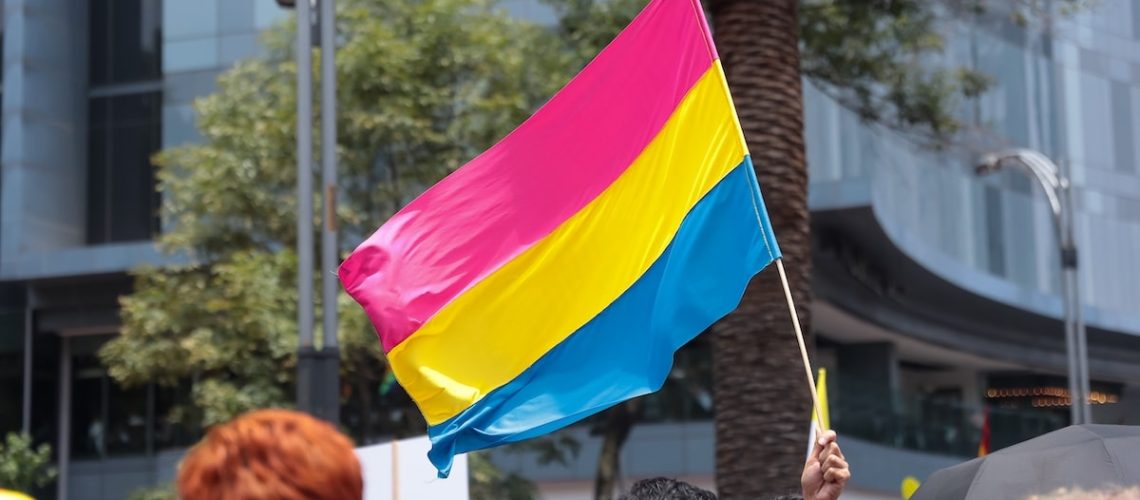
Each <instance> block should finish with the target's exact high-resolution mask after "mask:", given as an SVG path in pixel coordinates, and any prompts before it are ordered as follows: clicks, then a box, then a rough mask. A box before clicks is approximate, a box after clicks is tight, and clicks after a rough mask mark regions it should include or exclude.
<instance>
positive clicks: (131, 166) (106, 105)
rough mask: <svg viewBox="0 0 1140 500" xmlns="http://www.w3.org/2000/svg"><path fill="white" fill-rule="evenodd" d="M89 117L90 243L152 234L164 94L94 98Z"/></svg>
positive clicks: (155, 224) (155, 222)
mask: <svg viewBox="0 0 1140 500" xmlns="http://www.w3.org/2000/svg"><path fill="white" fill-rule="evenodd" d="M88 121H89V128H88V134H89V136H88V141H89V142H88V157H87V176H88V178H87V190H88V191H87V241H88V243H111V242H122V241H139V240H146V239H150V238H151V237H152V236H154V235H155V234H157V233H158V229H159V218H158V208H159V203H160V201H161V199H160V197H159V195H158V192H157V191H156V189H155V186H156V184H155V176H154V173H155V172H154V166H153V165H152V164H151V161H150V158H151V156H152V155H153V154H154V153H155V152H157V151H158V150H159V148H161V147H162V135H161V127H162V94H161V93H160V92H157V91H156V92H143V93H130V94H124V95H117V96H110V97H94V98H92V99H91V101H90V110H89V115H88Z"/></svg>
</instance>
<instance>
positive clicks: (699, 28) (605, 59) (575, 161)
mask: <svg viewBox="0 0 1140 500" xmlns="http://www.w3.org/2000/svg"><path fill="white" fill-rule="evenodd" d="M708 40H709V39H708V33H707V28H706V27H705V23H704V18H703V13H702V12H701V11H700V5H699V2H698V1H697V0H654V1H653V2H652V3H651V4H650V5H649V6H648V7H646V8H645V10H644V11H642V13H641V14H640V15H639V16H638V17H637V18H636V19H635V20H634V21H633V23H631V24H630V25H629V26H628V27H627V28H626V29H625V30H624V31H623V32H622V33H621V35H619V36H618V37H617V38H616V39H615V40H614V41H613V42H612V43H610V45H609V46H608V47H606V48H605V50H603V51H602V52H601V54H599V55H598V57H597V58H595V59H594V60H593V61H592V62H591V63H590V64H589V65H587V66H586V68H585V69H584V70H583V71H582V72H581V73H579V74H578V76H576V77H575V78H574V79H573V80H571V81H570V83H568V84H567V85H566V87H565V88H563V89H562V90H561V91H560V92H559V93H558V94H556V95H555V96H554V98H552V99H551V100H550V101H549V102H547V103H546V105H545V106H543V107H542V108H541V109H540V110H539V111H538V112H537V113H535V114H534V116H532V117H530V118H529V119H528V120H527V121H526V122H524V123H523V124H522V125H521V126H519V128H517V129H515V130H514V131H513V132H511V133H510V134H509V135H507V137H506V138H504V139H503V140H502V141H500V142H499V143H498V144H496V145H495V146H494V147H492V148H491V149H489V150H487V151H486V152H484V153H483V154H481V155H479V156H478V157H477V158H475V159H474V160H472V161H471V162H470V163H468V164H467V165H465V166H463V167H462V168H460V169H459V170H457V171H456V172H455V173H453V174H451V175H450V176H448V177H447V178H446V179H444V180H443V181H441V182H440V183H439V184H436V185H435V186H433V187H432V188H431V189H429V190H428V191H427V192H425V193H424V194H423V195H421V196H420V197H419V198H417V199H416V200H415V201H413V202H412V203H410V204H409V205H408V206H407V207H405V208H404V209H403V210H401V211H400V212H399V213H398V214H396V215H395V216H393V217H392V218H391V219H390V220H389V221H388V222H387V223H386V224H384V226H382V227H381V228H380V229H379V230H377V231H376V233H375V234H373V235H372V236H371V237H370V238H368V240H366V241H365V242H364V243H362V244H361V245H360V246H359V247H358V248H357V249H356V251H354V252H353V253H352V255H350V256H349V257H348V259H347V260H345V262H344V264H342V265H341V268H340V279H341V281H342V282H343V283H344V286H345V289H346V290H348V293H349V294H351V295H352V296H353V297H354V298H355V299H356V300H357V301H358V302H360V304H361V305H362V306H364V309H365V311H367V313H368V315H369V316H370V317H371V319H372V323H373V324H374V325H376V327H377V330H378V331H379V333H380V340H381V343H382V344H383V346H384V350H385V351H388V350H391V349H392V348H393V347H395V346H396V345H397V344H399V343H400V342H402V341H403V340H404V339H405V338H407V337H408V336H409V335H411V334H412V333H414V332H415V331H416V330H417V329H418V328H419V327H420V325H422V324H423V323H424V322H425V321H427V320H428V319H429V318H431V316H432V315H434V314H435V313H436V312H437V311H439V310H440V308H442V307H443V306H444V305H446V304H447V303H448V302H450V301H451V300H452V299H454V298H455V297H456V296H458V295H460V294H462V293H463V292H464V291H465V290H467V289H468V288H469V287H471V286H472V285H474V284H475V283H478V282H479V281H480V280H481V279H482V278H484V277H485V276H487V275H488V274H490V273H491V272H493V271H494V270H496V269H498V268H499V267H500V266H502V265H503V264H504V263H506V262H508V261H510V260H511V259H513V258H514V257H515V256H517V255H519V254H520V253H521V252H523V251H524V250H526V249H527V248H529V247H531V246H532V245H534V244H535V243H536V242H538V241H539V240H541V239H542V238H544V237H545V236H546V235H548V234H550V232H551V231H553V230H554V229H555V228H556V227H558V226H559V225H560V224H562V222H563V221H565V220H566V219H568V218H569V217H570V216H572V215H574V214H575V213H577V212H578V211H579V210H581V209H582V207H584V206H585V205H586V204H587V203H589V202H590V201H591V200H593V199H594V198H595V197H597V196H598V195H599V194H600V193H601V192H602V191H603V190H604V189H606V188H607V187H608V186H609V185H610V184H612V183H613V181H614V180H615V179H617V178H618V177H619V176H621V174H622V172H624V171H625V169H626V167H628V166H629V164H630V163H632V162H633V160H634V159H635V158H637V156H638V155H639V154H640V153H641V151H642V149H644V148H645V147H646V145H648V144H649V142H650V141H651V140H652V139H653V137H654V136H656V134H657V133H658V131H660V130H661V128H662V127H663V126H664V124H665V122H666V121H667V120H668V119H669V117H670V116H671V114H672V113H673V110H674V108H675V107H676V106H677V105H678V103H680V101H681V99H682V98H683V97H684V96H685V94H686V93H687V92H688V90H689V89H690V88H691V87H692V86H693V85H694V84H695V83H696V81H697V80H698V79H699V78H700V77H701V75H702V74H704V72H705V71H706V70H707V69H708V68H709V67H710V66H711V65H712V62H713V60H714V58H715V51H714V49H713V48H712V47H711V46H710V45H709V42H708ZM504 299H506V297H504Z"/></svg>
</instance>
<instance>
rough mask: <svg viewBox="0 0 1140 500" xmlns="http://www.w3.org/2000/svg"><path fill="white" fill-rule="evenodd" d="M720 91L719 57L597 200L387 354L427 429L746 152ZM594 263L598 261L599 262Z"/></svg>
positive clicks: (575, 321)
mask: <svg viewBox="0 0 1140 500" xmlns="http://www.w3.org/2000/svg"><path fill="white" fill-rule="evenodd" d="M726 88H727V87H726V86H725V84H724V70H723V69H722V68H721V66H720V61H716V62H714V63H713V65H712V67H710V68H709V70H708V72H706V73H705V75H704V76H703V77H702V78H701V79H700V81H698V82H697V84H696V85H695V86H694V87H693V88H692V89H691V90H690V91H689V93H688V94H687V95H686V97H685V98H684V100H683V101H682V102H681V104H680V106H678V107H677V109H676V111H674V113H673V115H672V117H671V118H670V119H669V121H668V122H667V123H666V125H665V127H664V128H663V129H662V130H661V131H660V132H659V133H658V135H657V136H656V137H655V138H654V139H653V141H652V142H651V143H650V144H649V146H648V147H646V149H645V150H644V151H642V153H641V155H640V156H639V157H638V158H637V159H636V160H634V162H633V163H632V164H631V165H630V167H629V168H628V169H627V170H626V172H625V173H624V174H622V176H621V177H619V178H618V179H617V180H616V181H614V183H613V184H612V185H611V186H610V187H609V188H607V189H606V190H605V191H604V192H603V193H602V194H601V195H600V196H598V198H596V199H594V200H593V201H592V202H591V203H590V204H589V205H587V206H586V207H585V208H584V209H583V210H582V211H580V212H578V213H577V214H575V215H574V216H573V217H571V218H570V219H568V220H567V221H566V223H564V224H563V225H562V226H560V227H559V228H558V229H556V230H555V231H554V232H553V233H551V234H550V235H549V236H547V237H546V238H544V239H543V240H542V241H540V242H538V243H537V244H535V245H534V246H533V247H531V248H530V249H528V250H527V251H526V252H524V253H523V254H521V255H519V256H518V257H516V258H515V259H514V260H512V261H510V262H508V263H507V264H505V265H504V266H503V267H501V268H499V269H498V270H496V271H495V272H494V273H492V274H491V275H489V276H487V277H486V278H484V279H483V280H482V281H481V282H479V283H478V284H476V285H475V286H473V287H471V289H469V290H467V291H466V292H465V293H463V294H462V295H460V296H458V297H457V298H456V299H455V300H453V301H452V302H451V303H449V304H448V305H447V306H445V307H444V308H443V309H442V310H440V311H439V313H437V314H436V315H435V316H434V317H432V318H431V319H430V320H428V321H427V322H426V323H425V324H424V325H423V326H422V327H421V328H420V329H419V330H418V331H416V332H415V333H413V334H412V335H411V336H410V337H408V338H407V339H406V340H404V341H403V342H401V343H400V344H399V345H397V346H396V347H395V348H393V349H392V350H391V351H390V352H389V353H388V361H389V363H390V364H391V366H392V369H393V370H394V371H395V373H396V378H397V379H399V381H400V384H401V385H402V386H403V387H404V389H406V390H407V391H408V394H409V395H410V396H412V399H413V400H415V401H416V403H417V404H418V405H419V407H420V410H421V411H422V412H423V414H424V417H425V418H426V419H427V422H428V425H437V424H439V423H441V422H444V421H446V420H447V419H449V418H451V417H453V416H455V415H456V414H458V413H459V412H461V411H463V410H464V409H466V408H467V407H469V406H471V405H472V404H473V403H475V402H476V401H479V400H480V399H482V398H483V397H484V396H486V395H487V393H489V392H491V391H493V390H494V389H496V388H498V387H501V386H502V385H504V384H506V383H508V382H510V381H511V380H512V379H514V378H515V377H516V376H518V375H519V374H520V373H522V372H523V371H525V370H526V369H527V368H528V367H529V366H530V365H531V364H533V363H534V362H535V361H537V360H538V359H539V358H541V357H542V356H543V355H544V354H546V353H547V352H548V351H550V349H552V348H554V346H556V345H558V344H559V343H561V342H562V341H563V340H566V338H567V337H568V336H569V335H570V334H572V333H574V332H575V331H576V330H578V329H579V328H581V327H582V325H585V324H586V323H587V322H589V321H590V319H592V318H593V317H595V316H597V314H598V313H599V312H601V311H602V310H603V309H605V307H606V306H608V305H609V304H610V303H612V302H613V301H614V300H615V299H617V298H618V297H619V296H620V295H621V294H622V293H624V292H625V291H626V290H627V289H628V288H629V286H630V285H631V284H632V283H634V282H635V281H637V279H638V278H639V277H640V276H641V275H642V274H644V273H645V271H646V269H648V268H649V266H650V265H652V264H653V262H654V261H655V260H656V259H657V258H658V257H659V256H660V255H661V254H662V252H664V251H665V248H666V247H667V246H668V245H669V243H670V242H671V241H672V240H673V236H674V234H675V233H676V232H677V228H678V227H680V225H681V221H683V220H684V218H685V216H686V215H687V214H688V213H689V210H690V209H691V208H692V207H693V205H695V204H696V203H697V202H698V201H700V199H701V198H702V197H703V196H704V195H705V194H706V193H708V192H709V191H710V190H711V189H712V188H713V187H714V186H716V184H717V183H718V182H720V180H721V179H723V178H724V177H725V175H727V174H728V173H729V172H730V171H731V170H732V169H733V168H735V167H736V166H737V165H740V163H741V161H743V160H744V157H745V155H747V154H748V149H747V146H746V145H745V144H744V143H743V142H742V136H741V133H740V130H739V125H738V123H737V119H736V113H735V111H734V110H733V108H732V104H731V101H730V100H729V97H728V96H727V95H726ZM582 147H590V146H589V145H588V144H585V145H582ZM583 168H588V166H586V165H584V166H583ZM599 259H604V260H606V262H607V265H606V266H598V265H596V263H597V262H598V261H599ZM583 290H587V291H589V293H583V292H582V291H583ZM571 296H573V297H572V298H573V299H574V300H569V299H570V298H571ZM551 304H561V305H562V308H561V309H560V310H559V313H558V314H551ZM614 341H615V342H620V341H621V339H620V338H615V339H614Z"/></svg>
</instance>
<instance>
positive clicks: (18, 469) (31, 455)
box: [0, 432, 57, 493]
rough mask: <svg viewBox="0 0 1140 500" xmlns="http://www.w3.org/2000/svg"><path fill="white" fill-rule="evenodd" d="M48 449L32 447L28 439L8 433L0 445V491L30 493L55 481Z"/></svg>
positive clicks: (25, 436) (49, 449)
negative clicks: (0, 489)
mask: <svg viewBox="0 0 1140 500" xmlns="http://www.w3.org/2000/svg"><path fill="white" fill-rule="evenodd" d="M56 474H57V473H56V470H55V468H54V467H52V466H51V447H50V446H48V445H46V444H41V445H39V446H38V447H37V446H34V445H33V444H32V438H31V436H28V435H25V434H17V433H14V432H13V433H9V434H8V435H7V436H5V437H4V442H3V443H0V488H2V489H7V490H12V491H19V492H22V493H31V492H32V490H34V489H36V488H42V487H44V486H47V485H48V484H49V483H51V482H52V481H54V480H55V476H56Z"/></svg>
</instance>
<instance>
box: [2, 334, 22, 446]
mask: <svg viewBox="0 0 1140 500" xmlns="http://www.w3.org/2000/svg"><path fill="white" fill-rule="evenodd" d="M23 387H24V312H23V311H12V312H3V313H0V436H3V435H4V434H7V433H9V432H13V431H19V430H20V427H21V425H22V424H23V407H24V403H23V397H24V389H23Z"/></svg>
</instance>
